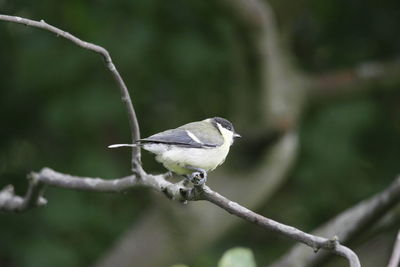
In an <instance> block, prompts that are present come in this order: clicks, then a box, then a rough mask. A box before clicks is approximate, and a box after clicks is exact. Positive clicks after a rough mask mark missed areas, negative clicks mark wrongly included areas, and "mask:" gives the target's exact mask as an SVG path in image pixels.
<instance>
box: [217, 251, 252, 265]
mask: <svg viewBox="0 0 400 267" xmlns="http://www.w3.org/2000/svg"><path fill="white" fill-rule="evenodd" d="M256 266H257V265H256V261H255V259H254V255H253V252H252V251H251V250H250V249H248V248H240V247H237V248H231V249H229V250H227V251H226V252H225V253H224V255H223V256H222V258H221V260H220V261H219V263H218V267H256Z"/></svg>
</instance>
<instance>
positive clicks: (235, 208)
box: [199, 186, 361, 267]
mask: <svg viewBox="0 0 400 267" xmlns="http://www.w3.org/2000/svg"><path fill="white" fill-rule="evenodd" d="M199 195H200V196H199V198H200V199H204V200H207V201H209V202H211V203H213V204H215V205H217V206H219V207H221V208H223V209H224V210H226V211H227V212H229V213H231V214H233V215H236V216H238V217H240V218H242V219H244V220H246V221H249V222H252V223H254V224H257V225H258V226H261V227H262V228H264V229H267V230H270V231H273V232H276V233H279V234H282V235H284V236H286V237H289V238H290V239H293V240H296V241H299V242H301V243H303V244H306V245H307V246H309V247H311V248H313V249H314V251H318V250H319V249H321V248H322V249H325V250H328V251H332V252H333V253H335V254H337V255H340V256H342V257H345V258H346V259H347V260H348V261H349V263H350V266H351V267H357V266H361V265H360V262H359V259H358V257H357V255H356V254H355V253H354V252H353V251H352V250H351V249H349V248H347V247H345V246H343V245H341V244H339V241H338V239H337V238H336V237H334V238H333V239H327V238H323V237H319V236H314V235H311V234H307V233H305V232H303V231H300V230H299V229H297V228H294V227H292V226H288V225H285V224H282V223H279V222H276V221H274V220H271V219H268V218H266V217H263V216H261V215H259V214H257V213H255V212H253V211H251V210H249V209H247V208H245V207H243V206H241V205H239V204H238V203H236V202H233V201H231V200H229V199H227V198H225V197H223V196H221V195H220V194H218V193H217V192H214V191H212V190H211V189H210V188H209V187H207V186H204V188H203V190H202V191H201V192H200V193H199Z"/></svg>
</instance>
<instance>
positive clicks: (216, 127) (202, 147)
mask: <svg viewBox="0 0 400 267" xmlns="http://www.w3.org/2000/svg"><path fill="white" fill-rule="evenodd" d="M238 137H240V135H239V134H237V133H236V132H235V130H234V128H233V125H232V123H231V122H229V121H228V120H226V119H223V118H220V117H214V118H209V119H205V120H202V121H196V122H191V123H188V124H185V125H182V126H180V127H178V128H176V129H171V130H166V131H164V132H160V133H157V134H154V135H152V136H150V137H147V138H143V139H140V140H137V141H136V142H135V143H134V144H116V145H110V146H109V148H116V147H123V146H129V147H132V146H141V147H143V148H144V149H145V150H147V151H150V152H152V153H154V154H156V160H157V161H158V162H160V163H162V164H163V165H164V167H165V168H167V169H168V170H170V171H171V172H174V173H176V174H179V175H183V176H185V177H186V178H187V179H188V180H190V181H191V182H193V183H194V184H198V185H201V184H204V183H205V182H206V181H207V172H209V171H212V170H214V169H215V168H217V167H218V166H219V165H221V164H222V163H224V161H225V158H226V156H227V155H228V152H229V148H230V146H231V145H232V144H233V141H234V139H235V138H238Z"/></svg>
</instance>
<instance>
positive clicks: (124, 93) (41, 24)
mask: <svg viewBox="0 0 400 267" xmlns="http://www.w3.org/2000/svg"><path fill="white" fill-rule="evenodd" d="M0 20H3V21H8V22H14V23H18V24H23V25H26V26H31V27H35V28H39V29H42V30H46V31H49V32H52V33H55V34H56V35H57V37H58V36H61V37H63V38H65V39H67V40H69V41H71V42H73V43H74V44H76V45H78V46H80V47H82V48H84V49H87V50H90V51H94V52H96V53H98V54H100V55H101V56H102V57H103V59H104V62H105V64H106V66H107V69H108V70H109V71H110V72H111V74H112V76H113V78H114V80H115V81H116V83H117V85H118V87H119V89H120V93H121V99H122V102H124V104H125V107H126V109H127V112H128V116H129V125H130V130H131V135H132V142H134V141H136V140H138V139H140V130H139V123H138V120H137V117H136V113H135V109H134V108H133V104H132V100H131V97H130V95H129V91H128V88H127V87H126V85H125V82H124V80H123V79H122V77H121V75H120V74H119V72H118V70H117V68H116V67H115V65H114V63H113V62H112V59H111V56H110V53H108V51H107V50H106V49H105V48H103V47H101V46H99V45H95V44H92V43H89V42H85V41H83V40H81V39H79V38H77V37H75V36H74V35H72V34H70V33H68V32H66V31H63V30H60V29H58V28H56V27H54V26H52V25H50V24H47V23H46V22H45V21H44V20H41V21H35V20H30V19H25V18H21V17H16V16H8V15H2V14H0ZM139 162H140V147H133V148H132V168H133V169H135V168H136V166H137V165H138V163H139Z"/></svg>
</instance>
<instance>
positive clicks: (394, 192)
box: [272, 177, 400, 267]
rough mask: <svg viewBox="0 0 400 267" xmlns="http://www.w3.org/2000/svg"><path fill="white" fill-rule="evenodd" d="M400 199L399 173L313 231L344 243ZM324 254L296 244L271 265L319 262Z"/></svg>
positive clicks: (278, 266)
mask: <svg viewBox="0 0 400 267" xmlns="http://www.w3.org/2000/svg"><path fill="white" fill-rule="evenodd" d="M399 200H400V177H398V178H396V179H395V181H394V182H393V183H392V184H391V185H390V186H389V187H388V188H387V189H385V190H384V191H382V192H380V193H378V194H376V195H375V196H373V197H371V198H369V199H367V200H364V201H362V202H360V203H359V204H357V205H355V206H354V207H351V208H349V209H347V210H346V211H344V212H342V213H341V214H339V215H338V216H336V217H335V218H333V219H332V220H330V221H328V222H327V223H326V224H324V225H323V226H321V227H320V228H318V229H317V230H315V231H313V232H312V234H315V235H319V236H329V235H333V234H335V235H337V236H338V237H339V239H340V240H341V241H342V242H343V243H347V242H349V241H350V240H351V239H352V238H354V237H355V236H357V235H358V234H359V233H361V232H362V231H364V230H366V229H367V228H368V227H370V226H371V225H373V224H374V223H375V222H376V221H378V220H379V219H381V218H382V216H383V215H384V214H385V213H387V212H388V211H389V210H390V209H391V208H393V207H394V206H395V205H396V204H397V203H398V202H399ZM327 256H328V255H327V254H323V253H320V254H318V255H314V254H311V253H309V252H308V251H307V250H305V249H304V248H303V247H302V246H298V245H296V246H294V247H293V248H292V249H291V250H290V251H289V252H288V253H286V254H285V255H283V256H282V257H281V259H280V260H278V261H277V262H275V263H274V264H273V265H272V266H274V267H287V266H319V265H320V263H321V261H322V260H324V259H325V258H326V257H327Z"/></svg>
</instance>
